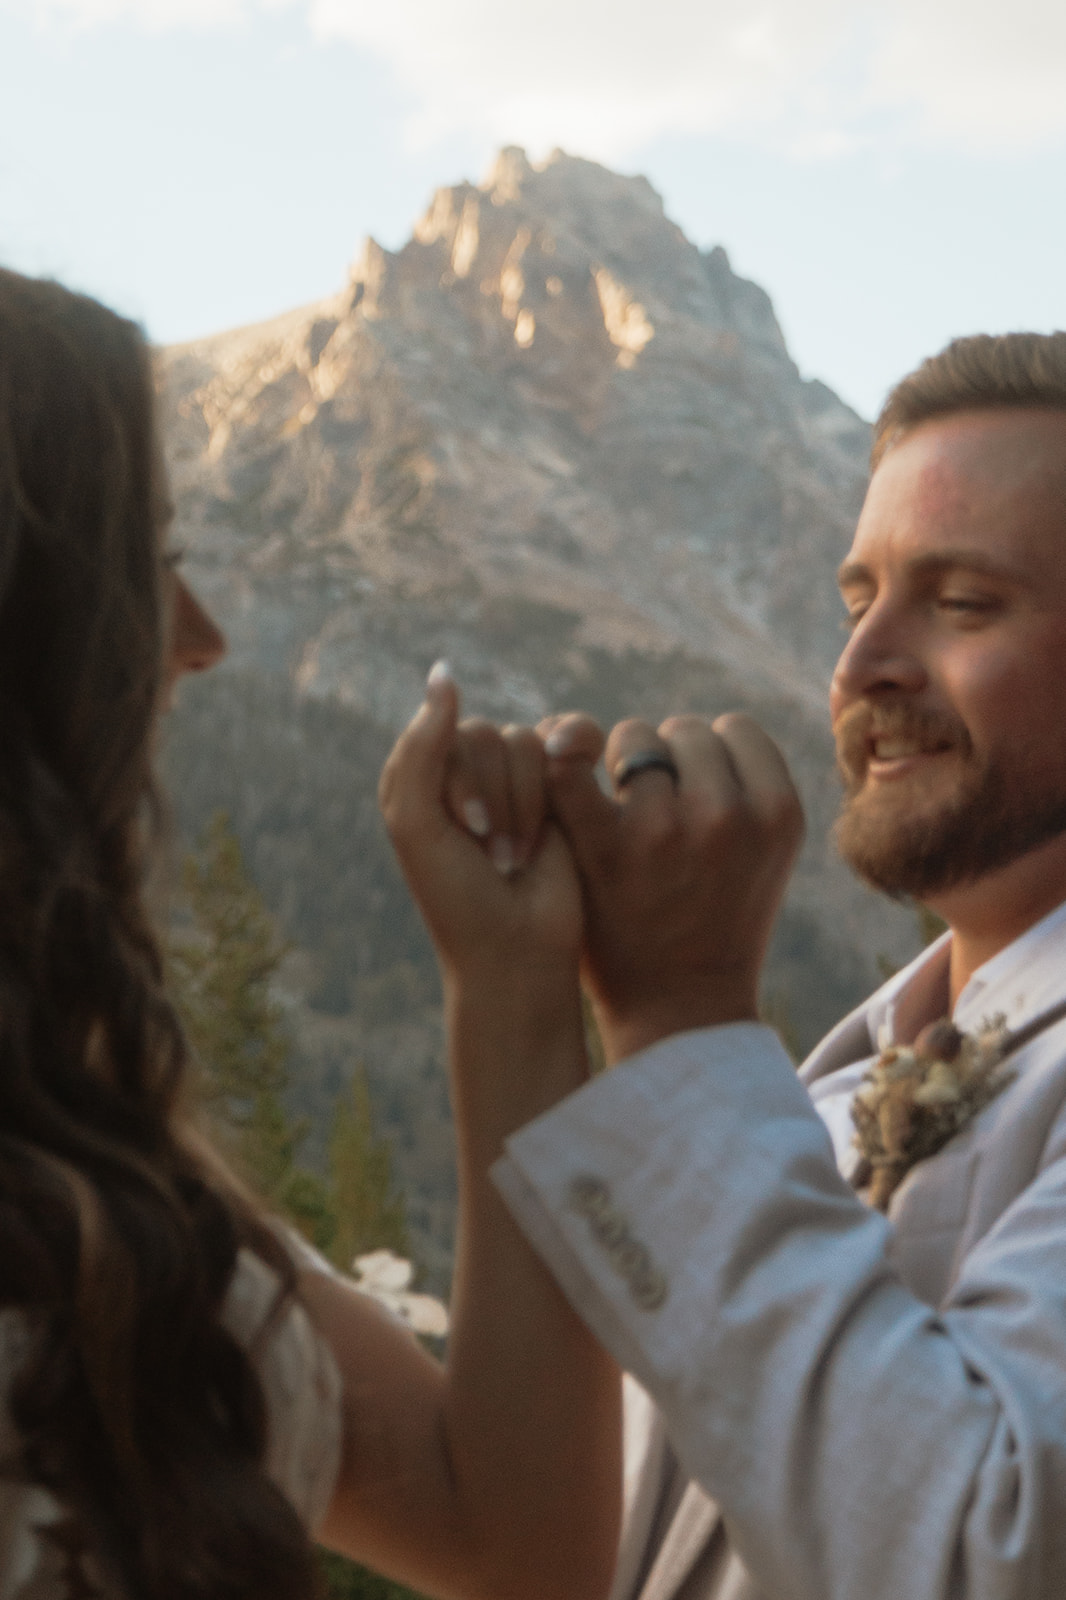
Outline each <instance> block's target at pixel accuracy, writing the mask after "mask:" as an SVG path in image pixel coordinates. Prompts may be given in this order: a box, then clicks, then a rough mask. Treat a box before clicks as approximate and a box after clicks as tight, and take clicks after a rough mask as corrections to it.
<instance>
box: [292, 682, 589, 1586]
mask: <svg viewBox="0 0 1066 1600" xmlns="http://www.w3.org/2000/svg"><path fill="white" fill-rule="evenodd" d="M456 719H457V696H456V693H455V690H454V686H453V685H451V684H450V682H448V681H444V682H438V683H437V684H436V685H434V686H433V687H432V688H431V691H430V694H429V697H428V699H427V703H426V705H425V706H424V707H423V709H422V711H421V712H420V713H419V715H418V717H416V718H415V720H414V722H413V723H412V724H411V726H410V728H409V729H408V730H407V732H406V733H405V734H404V735H403V736H402V737H401V739H400V741H399V743H398V745H397V747H396V750H395V751H394V752H393V755H392V756H391V757H390V760H389V763H388V766H387V767H386V771H385V774H384V776H383V780H382V806H383V810H384V813H385V816H386V820H387V822H388V824H389V828H390V831H391V833H392V835H393V839H394V842H395V844H396V848H397V851H398V853H399V856H400V859H401V862H402V864H403V866H404V869H405V872H406V873H407V876H408V879H409V881H410V883H411V886H412V889H413V891H414V893H415V896H416V898H417V899H418V901H419V904H420V906H421V909H422V911H423V914H424V915H425V917H426V921H427V923H428V924H429V927H430V931H431V932H432V933H433V936H434V939H435V941H436V943H437V947H438V953H439V955H440V959H441V968H442V974H443V980H444V992H445V1013H446V1020H447V1028H448V1041H449V1063H450V1068H451V1075H452V1092H453V1100H454V1106H455V1115H456V1127H457V1136H458V1156H459V1180H460V1207H459V1242H458V1253H457V1266H456V1277H455V1285H454V1293H453V1299H452V1331H451V1337H450V1340H449V1349H448V1359H447V1362H446V1365H445V1366H444V1367H443V1368H442V1367H441V1366H439V1365H438V1364H437V1363H436V1362H435V1361H433V1360H432V1359H431V1358H430V1357H429V1356H428V1355H426V1354H425V1353H424V1352H423V1350H422V1349H421V1347H420V1346H419V1345H418V1344H417V1343H416V1342H415V1341H414V1340H413V1339H411V1338H410V1337H409V1336H408V1335H407V1334H406V1333H405V1332H404V1331H402V1330H401V1329H399V1328H398V1327H396V1326H395V1325H394V1324H393V1323H392V1322H391V1321H390V1320H389V1319H388V1318H387V1317H386V1316H384V1315H383V1314H381V1313H379V1312H378V1309H377V1308H376V1307H375V1306H373V1305H372V1303H370V1302H369V1301H368V1300H367V1299H366V1298H365V1297H363V1296H361V1295H360V1294H358V1292H356V1291H355V1290H352V1289H349V1288H348V1287H347V1286H346V1285H345V1284H343V1283H342V1282H340V1281H339V1280H336V1279H332V1278H328V1277H326V1276H325V1275H321V1274H317V1273H306V1274H304V1275H303V1278H302V1284H301V1288H302V1293H303V1298H304V1301H305V1304H306V1305H307V1307H308V1310H309V1311H310V1313H311V1315H312V1317H313V1318H314V1320H315V1322H316V1324H317V1326H318V1327H319V1329H320V1331H321V1332H322V1333H324V1334H325V1336H326V1337H327V1339H328V1340H329V1342H330V1344H331V1346H332V1348H333V1351H334V1354H335V1356H336V1358H337V1361H338V1363H339V1365H340V1367H341V1371H342V1376H343V1379H344V1413H345V1415H344V1426H345V1441H344V1453H343V1461H342V1467H341V1474H340V1479H339V1483H338V1487H337V1492H336V1495H335V1497H334V1501H333V1504H332V1506H331V1508H330V1511H329V1514H328V1516H327V1519H326V1522H325V1524H324V1526H323V1528H322V1529H321V1530H320V1534H321V1537H322V1538H323V1539H324V1541H325V1542H326V1543H328V1544H330V1545H333V1546H334V1547H335V1548H337V1549H339V1550H342V1551H344V1552H346V1553H348V1554H350V1555H352V1556H355V1557H357V1558H358V1559H359V1560H362V1561H365V1562H368V1563H370V1564H371V1565H373V1566H376V1567H378V1568H380V1569H381V1570H383V1571H385V1572H388V1573H390V1574H392V1575H394V1576H396V1577H398V1578H401V1579H402V1580H403V1581H405V1582H407V1583H409V1584H412V1585H414V1586H415V1587H417V1588H420V1589H423V1590H425V1591H427V1592H430V1593H432V1594H439V1595H442V1596H451V1595H456V1596H471V1597H483V1600H508V1597H515V1600H525V1597H528V1600H552V1597H560V1600H561V1597H564V1596H566V1597H570V1596H572V1597H574V1600H596V1597H597V1596H601V1595H604V1594H606V1592H607V1589H608V1587H609V1585H610V1581H611V1576H612V1572H613V1567H614V1558H615V1549H616V1542H617V1535H618V1520H619V1508H620V1481H621V1467H620V1417H619V1408H620V1397H619V1380H618V1373H617V1369H616V1368H614V1366H613V1364H612V1363H611V1361H610V1360H609V1358H608V1357H606V1356H605V1355H604V1353H603V1351H602V1349H601V1348H600V1347H599V1346H598V1345H597V1344H596V1342H595V1341H594V1340H593V1338H592V1336H591V1335H590V1334H589V1332H588V1331H587V1329H586V1328H585V1325H584V1324H583V1323H582V1322H581V1321H580V1319H579V1318H578V1317H577V1316H576V1315H575V1313H574V1312H573V1311H572V1310H571V1308H570V1306H569V1305H568V1303H567V1302H566V1300H565V1298H564V1297H563V1295H562V1294H561V1293H560V1291H559V1290H558V1289H557V1287H556V1285H555V1283H554V1280H553V1279H552V1278H551V1276H550V1274H549V1273H548V1272H547V1270H546V1269H545V1268H544V1266H543V1265H542V1264H541V1262H540V1261H539V1259H538V1258H537V1256H536V1255H535V1254H534V1252H533V1251H532V1250H531V1249H530V1247H529V1246H528V1245H527V1243H526V1242H525V1240H524V1238H523V1237H522V1235H521V1234H520V1232H519V1230H518V1229H517V1227H516V1226H515V1224H514V1222H513V1221H512V1220H511V1218H510V1216H509V1214H508V1212H507V1210H506V1208H505V1207H504V1205H503V1203H502V1201H501V1200H500V1198H499V1196H498V1194H497V1193H496V1191H495V1189H494V1188H493V1186H492V1185H491V1183H490V1182H489V1179H488V1169H489V1167H490V1166H491V1164H492V1163H493V1161H495V1160H496V1158H497V1157H498V1156H499V1155H500V1154H501V1152H502V1150H503V1143H504V1140H505V1139H506V1138H507V1136H508V1135H509V1134H510V1133H512V1132H514V1131H515V1130H516V1129H517V1128H518V1127H520V1126H521V1125H522V1124H523V1123H525V1122H528V1121H529V1119H530V1118H531V1117H534V1116H536V1115H537V1114H538V1113H539V1112H541V1111H543V1110H545V1109H547V1108H548V1107H550V1106H552V1105H554V1104H555V1103H556V1102H557V1101H558V1100H560V1099H562V1098H563V1097H564V1096H565V1095H567V1094H568V1093H570V1091H571V1090H573V1089H575V1088H577V1087H579V1086H580V1084H581V1083H582V1082H583V1081H584V1079H585V1077H586V1074H587V1067H586V1057H585V1047H584V1026H583V1020H582V1014H581V1005H580V996H579V989H578V983H577V959H578V947H579V943H580V934H581V906H580V895H579V890H578V885H577V881H576V877H575V875H574V872H573V868H572V865H571V862H570V858H569V855H568V852H567V850H566V848H565V846H564V844H563V842H562V839H561V837H560V836H559V835H558V833H557V832H556V831H555V830H554V829H552V828H550V827H540V828H539V829H538V828H534V827H533V825H532V822H531V819H535V818H536V816H537V814H538V807H539V808H540V814H541V815H542V813H543V772H542V765H543V762H542V758H541V757H540V756H539V755H538V751H539V745H537V746H536V747H534V746H535V741H534V740H533V738H532V736H531V735H530V736H519V737H515V736H510V737H509V738H507V739H503V738H500V739H499V740H498V744H497V745H491V741H488V740H487V736H486V733H485V730H484V729H481V730H479V733H478V736H477V744H478V748H479V751H480V754H479V756H478V762H479V763H480V764H481V767H482V770H483V771H487V770H488V768H490V767H491V768H492V770H493V773H494V777H493V778H492V781H490V782H489V783H488V788H489V790H490V791H491V793H490V796H489V800H490V810H491V813H492V821H493V829H492V833H493V835H494V836H496V837H499V836H500V834H501V832H502V833H503V836H506V837H509V838H512V839H519V838H520V839H522V840H523V841H524V842H523V843H522V844H521V845H520V847H519V854H520V855H522V856H525V855H528V856H529V859H528V861H527V863H526V865H525V866H524V867H523V868H522V870H521V871H519V872H516V873H508V872H506V871H501V870H500V866H499V865H496V866H494V865H493V861H492V857H491V854H490V848H489V846H491V839H489V840H488V841H487V847H486V848H482V846H481V845H480V844H479V843H478V842H476V841H475V840H474V839H473V838H472V837H471V836H470V834H469V833H468V832H466V831H465V830H463V829H461V828H459V827H457V826H456V825H455V824H454V822H453V821H452V820H451V817H450V815H449V811H448V808H447V806H446V804H445V799H444V796H445V789H446V786H447V784H448V783H449V781H453V780H454V776H455V750H456V742H455V741H456ZM487 744H488V745H489V746H490V748H489V749H488V754H486V748H487ZM486 761H487V762H488V766H486ZM530 851H531V854H530ZM497 859H498V857H497ZM505 865H506V863H505Z"/></svg>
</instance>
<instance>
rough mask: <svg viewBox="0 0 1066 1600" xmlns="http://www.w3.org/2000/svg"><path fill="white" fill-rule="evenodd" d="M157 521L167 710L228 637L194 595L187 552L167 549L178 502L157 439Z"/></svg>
mask: <svg viewBox="0 0 1066 1600" xmlns="http://www.w3.org/2000/svg"><path fill="white" fill-rule="evenodd" d="M152 478H153V490H154V493H153V498H154V500H155V506H154V520H155V522H156V525H157V528H158V537H159V540H160V543H161V544H162V545H163V547H164V549H163V566H164V569H165V573H166V582H167V586H168V589H169V593H168V594H167V597H166V600H167V642H166V649H165V654H164V664H163V697H162V705H163V710H164V711H169V709H170V707H171V706H172V705H173V703H174V692H175V690H176V688H177V685H178V683H179V682H180V680H181V679H182V678H184V677H185V675H186V673H188V672H206V671H207V669H208V668H209V667H213V666H215V664H216V663H217V662H219V661H221V660H222V657H223V656H224V655H225V654H226V636H225V634H224V633H223V632H222V629H221V628H220V627H219V626H218V624H217V622H216V621H215V619H214V618H213V617H212V616H211V614H210V612H209V611H208V610H207V609H206V607H205V606H203V605H201V603H200V601H199V600H198V599H197V598H196V596H195V595H194V594H193V592H192V590H191V589H190V588H189V585H188V584H187V583H186V582H185V579H184V578H183V577H182V575H181V572H180V571H179V567H180V564H181V558H182V555H183V552H182V551H181V550H180V549H178V550H174V549H167V548H166V545H167V540H168V537H169V534H170V528H171V524H172V523H173V521H174V503H173V501H172V499H171V496H170V483H169V476H168V473H167V469H166V463H165V461H164V459H163V449H162V442H161V441H160V440H159V439H158V437H157V440H156V446H155V456H154V465H153V472H152Z"/></svg>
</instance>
